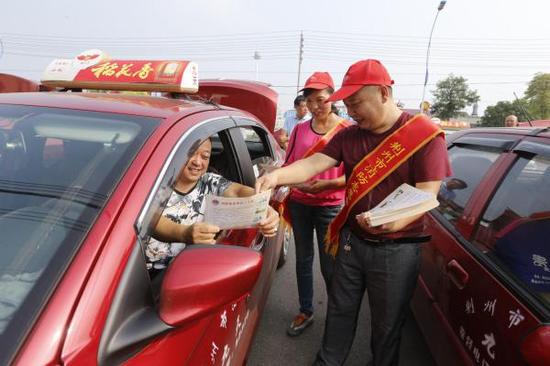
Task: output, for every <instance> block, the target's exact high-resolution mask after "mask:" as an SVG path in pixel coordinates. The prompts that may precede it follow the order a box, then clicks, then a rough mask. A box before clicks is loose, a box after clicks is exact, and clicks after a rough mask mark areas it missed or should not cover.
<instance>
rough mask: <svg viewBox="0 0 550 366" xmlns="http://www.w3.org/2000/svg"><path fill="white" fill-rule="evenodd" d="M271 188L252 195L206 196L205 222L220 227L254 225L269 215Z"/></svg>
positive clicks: (241, 227)
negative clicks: (231, 196) (232, 196)
mask: <svg viewBox="0 0 550 366" xmlns="http://www.w3.org/2000/svg"><path fill="white" fill-rule="evenodd" d="M270 196H271V190H269V191H265V192H262V193H258V194H256V195H254V196H250V197H235V198H227V197H219V196H214V195H207V196H206V197H205V211H204V222H207V223H209V224H212V225H216V226H218V227H219V228H220V229H243V228H249V227H254V226H256V225H257V224H258V222H260V221H262V220H263V219H265V217H266V216H267V208H268V205H269V197H270Z"/></svg>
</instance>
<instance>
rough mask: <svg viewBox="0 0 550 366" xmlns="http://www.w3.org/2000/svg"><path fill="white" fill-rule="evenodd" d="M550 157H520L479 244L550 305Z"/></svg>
mask: <svg viewBox="0 0 550 366" xmlns="http://www.w3.org/2000/svg"><path fill="white" fill-rule="evenodd" d="M548 238H550V158H547V157H542V156H521V157H519V158H518V160H517V161H516V163H515V164H514V165H513V167H512V168H511V170H510V171H509V172H508V174H507V176H506V178H505V179H504V180H503V182H502V183H501V185H500V186H499V188H498V190H497V191H496V193H495V195H494V197H493V198H492V200H491V202H490V204H489V205H488V207H487V209H486V211H485V213H484V214H483V217H482V220H481V221H480V224H479V227H478V230H477V233H476V237H475V240H476V241H477V242H479V243H481V244H482V245H483V248H482V249H483V251H484V252H485V254H486V255H487V256H488V258H490V259H491V260H493V261H494V263H496V265H497V266H498V267H499V268H501V269H503V270H504V271H505V272H507V273H508V274H509V275H510V276H511V277H513V278H514V279H515V280H517V281H518V282H520V283H521V284H522V285H523V286H524V287H525V288H527V289H529V290H530V291H532V292H534V293H536V294H538V295H539V297H540V298H541V299H542V300H543V301H544V302H545V303H546V305H547V306H548V305H549V304H550V245H549V243H550V241H549V239H548Z"/></svg>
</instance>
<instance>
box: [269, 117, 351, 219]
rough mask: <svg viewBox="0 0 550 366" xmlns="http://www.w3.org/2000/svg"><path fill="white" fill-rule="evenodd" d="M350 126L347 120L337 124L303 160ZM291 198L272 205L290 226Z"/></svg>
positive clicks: (313, 146) (314, 145) (310, 149)
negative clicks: (289, 201) (289, 203)
mask: <svg viewBox="0 0 550 366" xmlns="http://www.w3.org/2000/svg"><path fill="white" fill-rule="evenodd" d="M348 126H351V122H349V121H346V120H345V119H343V120H341V121H340V122H338V123H337V124H336V126H334V127H333V128H331V129H330V130H329V131H328V132H327V133H325V134H324V136H323V137H322V138H321V139H319V140H318V141H317V142H316V143H315V144H313V145H312V146H311V147H310V148H309V149H308V150H307V151H306V152H305V154H304V156H302V158H301V159H305V158H307V157H309V156H311V155H313V154H315V153H317V152H319V151H321V150H322V149H323V148H324V147H325V146H326V145H327V144H328V142H329V141H330V140H331V139H332V138H333V137H334V136H335V135H336V134H337V133H338V132H340V131H341V130H343V129H344V128H346V127H348ZM289 198H290V193H289V194H288V195H287V196H286V197H285V199H284V200H283V201H282V202H280V203H279V204H275V205H272V206H274V207H275V208H276V209H277V211H279V215H280V217H281V218H282V219H283V221H285V222H286V223H287V224H288V225H290V224H291V223H292V219H291V217H290V210H289V209H288V200H289Z"/></svg>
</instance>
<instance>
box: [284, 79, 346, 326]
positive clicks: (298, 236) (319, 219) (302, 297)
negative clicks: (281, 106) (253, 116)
mask: <svg viewBox="0 0 550 366" xmlns="http://www.w3.org/2000/svg"><path fill="white" fill-rule="evenodd" d="M302 91H303V95H304V98H305V101H306V105H307V108H308V109H309V111H310V112H311V115H312V118H311V119H310V120H308V121H305V122H302V123H299V124H297V125H296V127H295V128H294V130H293V131H292V133H291V135H290V139H289V145H288V149H287V155H286V162H285V164H291V163H292V162H294V161H296V160H299V159H303V158H306V157H308V156H310V155H312V154H314V153H316V152H318V151H320V150H321V149H322V148H323V147H324V146H325V145H326V144H327V143H328V142H329V141H330V139H331V138H332V137H333V136H334V135H335V134H336V133H337V132H338V131H340V130H342V129H344V128H345V127H347V126H349V125H350V123H349V122H348V121H345V120H344V119H342V118H340V117H338V115H337V114H335V113H334V112H333V111H332V103H331V102H327V100H328V98H329V97H330V96H331V95H332V93H333V92H334V82H333V81H332V77H331V76H330V74H329V73H327V72H315V73H314V74H313V75H311V76H310V77H309V78H308V79H307V80H306V83H305V85H304V88H303V89H302ZM297 100H298V101H300V100H301V99H298V98H297ZM344 187H345V179H344V170H343V166H342V165H340V166H338V167H332V168H330V169H328V170H326V171H324V172H319V174H316V175H314V176H312V177H311V179H309V180H308V181H307V182H305V183H301V184H298V185H295V186H293V187H292V189H291V193H290V197H289V200H288V203H287V204H286V208H285V209H286V210H287V212H289V213H290V220H291V222H292V229H293V231H294V242H295V245H296V278H297V282H298V296H299V303H300V311H299V314H298V315H297V316H296V317H295V318H294V320H293V321H292V323H291V324H290V326H289V328H288V329H287V333H288V334H289V335H290V336H297V335H299V334H301V333H302V332H303V330H304V329H305V328H306V327H308V326H309V325H310V324H311V323H312V322H313V311H314V309H313V260H314V253H315V250H314V240H313V239H314V237H313V233H314V231H315V233H316V235H317V245H318V247H319V261H320V266H321V273H322V275H323V278H324V281H325V285H326V288H327V291H328V286H329V283H330V277H331V275H332V270H333V265H334V259H333V258H332V257H330V256H329V255H328V254H326V253H325V252H324V251H323V240H324V238H325V235H326V232H327V228H328V225H329V224H330V222H331V221H332V219H333V218H334V217H335V216H336V215H337V214H338V212H339V211H340V209H341V206H342V203H343V200H344Z"/></svg>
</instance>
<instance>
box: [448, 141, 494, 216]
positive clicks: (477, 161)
mask: <svg viewBox="0 0 550 366" xmlns="http://www.w3.org/2000/svg"><path fill="white" fill-rule="evenodd" d="M498 156H499V151H497V150H495V149H491V148H484V147H471V146H467V147H462V146H454V147H452V148H451V149H449V160H450V162H451V166H452V171H453V175H452V176H451V177H448V178H446V179H445V180H444V181H443V183H442V185H441V189H440V191H439V195H438V200H439V202H440V206H439V207H438V210H439V211H440V212H441V213H442V214H443V215H444V216H445V217H446V218H447V219H448V220H450V221H451V222H453V223H454V222H456V220H457V219H458V218H459V217H460V216H461V215H462V213H463V211H464V207H465V206H466V203H467V202H468V200H469V199H470V196H471V195H472V193H473V192H474V190H475V189H476V188H477V186H478V185H479V183H480V182H481V180H482V179H483V177H484V176H485V174H486V173H487V171H488V170H489V167H490V166H491V164H492V163H493V162H494V161H495V160H496V159H497V158H498Z"/></svg>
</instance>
